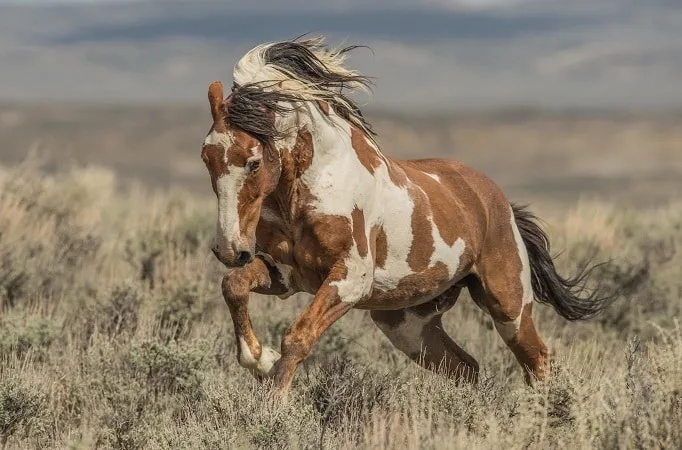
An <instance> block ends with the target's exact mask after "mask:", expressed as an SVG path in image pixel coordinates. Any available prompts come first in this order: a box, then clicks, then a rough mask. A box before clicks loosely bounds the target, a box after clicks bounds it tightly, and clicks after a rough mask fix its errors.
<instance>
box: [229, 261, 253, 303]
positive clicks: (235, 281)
mask: <svg viewBox="0 0 682 450" xmlns="http://www.w3.org/2000/svg"><path fill="white" fill-rule="evenodd" d="M246 275H247V274H246V271H245V270H244V269H241V268H240V269H232V270H230V271H229V272H228V273H227V274H226V275H225V276H224V277H223V283H222V289H223V296H224V297H225V299H232V298H240V297H244V296H247V295H249V292H250V291H251V282H250V280H249V279H248V277H247V276H246Z"/></svg>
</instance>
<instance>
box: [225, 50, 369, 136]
mask: <svg viewBox="0 0 682 450" xmlns="http://www.w3.org/2000/svg"><path fill="white" fill-rule="evenodd" d="M358 47H359V46H349V47H344V48H341V49H334V50H330V49H328V48H327V47H326V46H325V45H324V38H323V37H316V38H310V39H305V40H298V39H295V40H293V41H284V42H276V43H268V44H261V45H259V46H257V47H255V48H253V49H252V50H250V51H249V52H248V53H246V54H245V55H244V56H243V57H242V58H241V59H240V60H239V62H238V63H237V64H236V65H235V68H234V74H233V78H234V86H233V88H232V94H231V96H230V101H229V102H228V103H227V117H228V120H229V122H230V124H232V125H234V126H236V127H238V128H241V129H242V130H244V131H246V132H247V133H250V134H252V135H253V136H254V137H256V138H258V139H260V140H261V141H263V142H270V141H273V140H277V139H281V138H283V137H285V136H286V134H287V133H286V130H278V129H277V128H276V127H275V121H274V120H273V116H274V115H275V114H282V113H285V112H287V111H289V110H291V108H292V107H293V105H296V104H297V103H301V102H307V101H314V102H315V101H318V100H320V101H324V102H326V103H327V104H329V106H330V107H331V108H333V110H334V112H335V113H336V114H337V115H339V116H341V117H342V118H344V119H346V120H348V121H349V122H351V123H352V124H353V125H355V126H357V127H359V128H360V129H362V130H363V131H364V132H365V133H366V134H367V136H368V137H369V138H370V139H372V140H374V136H375V135H376V133H375V132H374V131H373V130H372V127H371V125H370V123H369V122H368V121H367V120H366V119H365V118H364V117H363V115H362V112H361V111H360V109H359V108H358V107H357V106H356V104H355V103H354V102H353V101H352V100H351V99H350V98H349V97H348V96H347V95H346V94H344V93H343V92H342V91H343V90H344V89H346V90H348V91H350V92H352V91H355V90H369V89H370V87H371V84H372V83H371V80H370V78H369V77H366V76H364V75H362V74H361V73H360V72H358V71H355V70H351V69H348V68H346V67H344V64H343V63H344V61H345V59H346V56H347V53H348V52H349V51H351V50H353V49H355V48H358ZM287 103H289V104H291V105H292V106H286V105H287Z"/></svg>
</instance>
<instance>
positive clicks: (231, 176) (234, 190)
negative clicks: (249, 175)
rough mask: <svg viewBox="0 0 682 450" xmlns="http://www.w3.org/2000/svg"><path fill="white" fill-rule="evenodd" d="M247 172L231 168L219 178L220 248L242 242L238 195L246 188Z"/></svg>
mask: <svg viewBox="0 0 682 450" xmlns="http://www.w3.org/2000/svg"><path fill="white" fill-rule="evenodd" d="M245 181H246V170H245V169H244V168H243V167H236V166H230V167H229V169H228V173H226V174H224V175H222V176H220V177H218V179H217V180H216V188H217V189H216V190H217V191H218V225H217V235H216V236H217V241H218V246H219V248H224V247H227V246H230V245H231V244H232V243H238V242H239V241H240V240H241V232H240V229H239V211H238V207H239V198H238V194H239V191H241V189H242V187H244V182H245Z"/></svg>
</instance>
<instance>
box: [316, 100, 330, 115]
mask: <svg viewBox="0 0 682 450" xmlns="http://www.w3.org/2000/svg"><path fill="white" fill-rule="evenodd" d="M317 106H319V107H320V109H321V110H322V112H323V113H324V115H325V116H329V103H327V102H325V101H322V100H318V101H317Z"/></svg>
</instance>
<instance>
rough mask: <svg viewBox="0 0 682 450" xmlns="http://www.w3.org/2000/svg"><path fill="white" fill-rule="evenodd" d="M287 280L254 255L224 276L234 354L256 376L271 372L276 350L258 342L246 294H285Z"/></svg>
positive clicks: (224, 291)
mask: <svg viewBox="0 0 682 450" xmlns="http://www.w3.org/2000/svg"><path fill="white" fill-rule="evenodd" d="M286 281H287V280H283V279H282V275H281V274H280V273H279V271H278V270H277V269H276V268H275V267H274V266H273V265H271V264H268V263H267V262H266V261H265V260H264V259H263V258H262V257H260V256H259V257H256V258H255V259H254V260H253V261H252V262H251V263H249V264H247V265H246V266H244V267H239V268H234V269H230V270H229V271H228V272H227V274H226V275H225V277H223V283H222V289H223V297H224V298H225V303H227V307H228V308H229V310H230V315H231V316H232V323H233V324H234V333H235V337H236V340H237V358H238V361H239V364H240V365H241V366H242V367H245V368H247V369H249V371H250V372H251V373H252V374H253V375H254V376H255V377H256V378H258V379H260V378H263V377H267V376H270V375H271V372H272V368H273V366H274V364H275V362H277V360H278V359H279V357H280V355H279V353H278V352H277V351H276V350H274V349H272V348H270V347H267V346H261V344H260V342H258V338H257V337H256V334H255V333H254V331H253V327H252V325H251V318H250V316H249V311H248V303H249V294H250V292H252V291H253V292H256V293H259V294H266V295H284V294H286V293H287V292H288V290H289V289H288V288H287V286H286Z"/></svg>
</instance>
